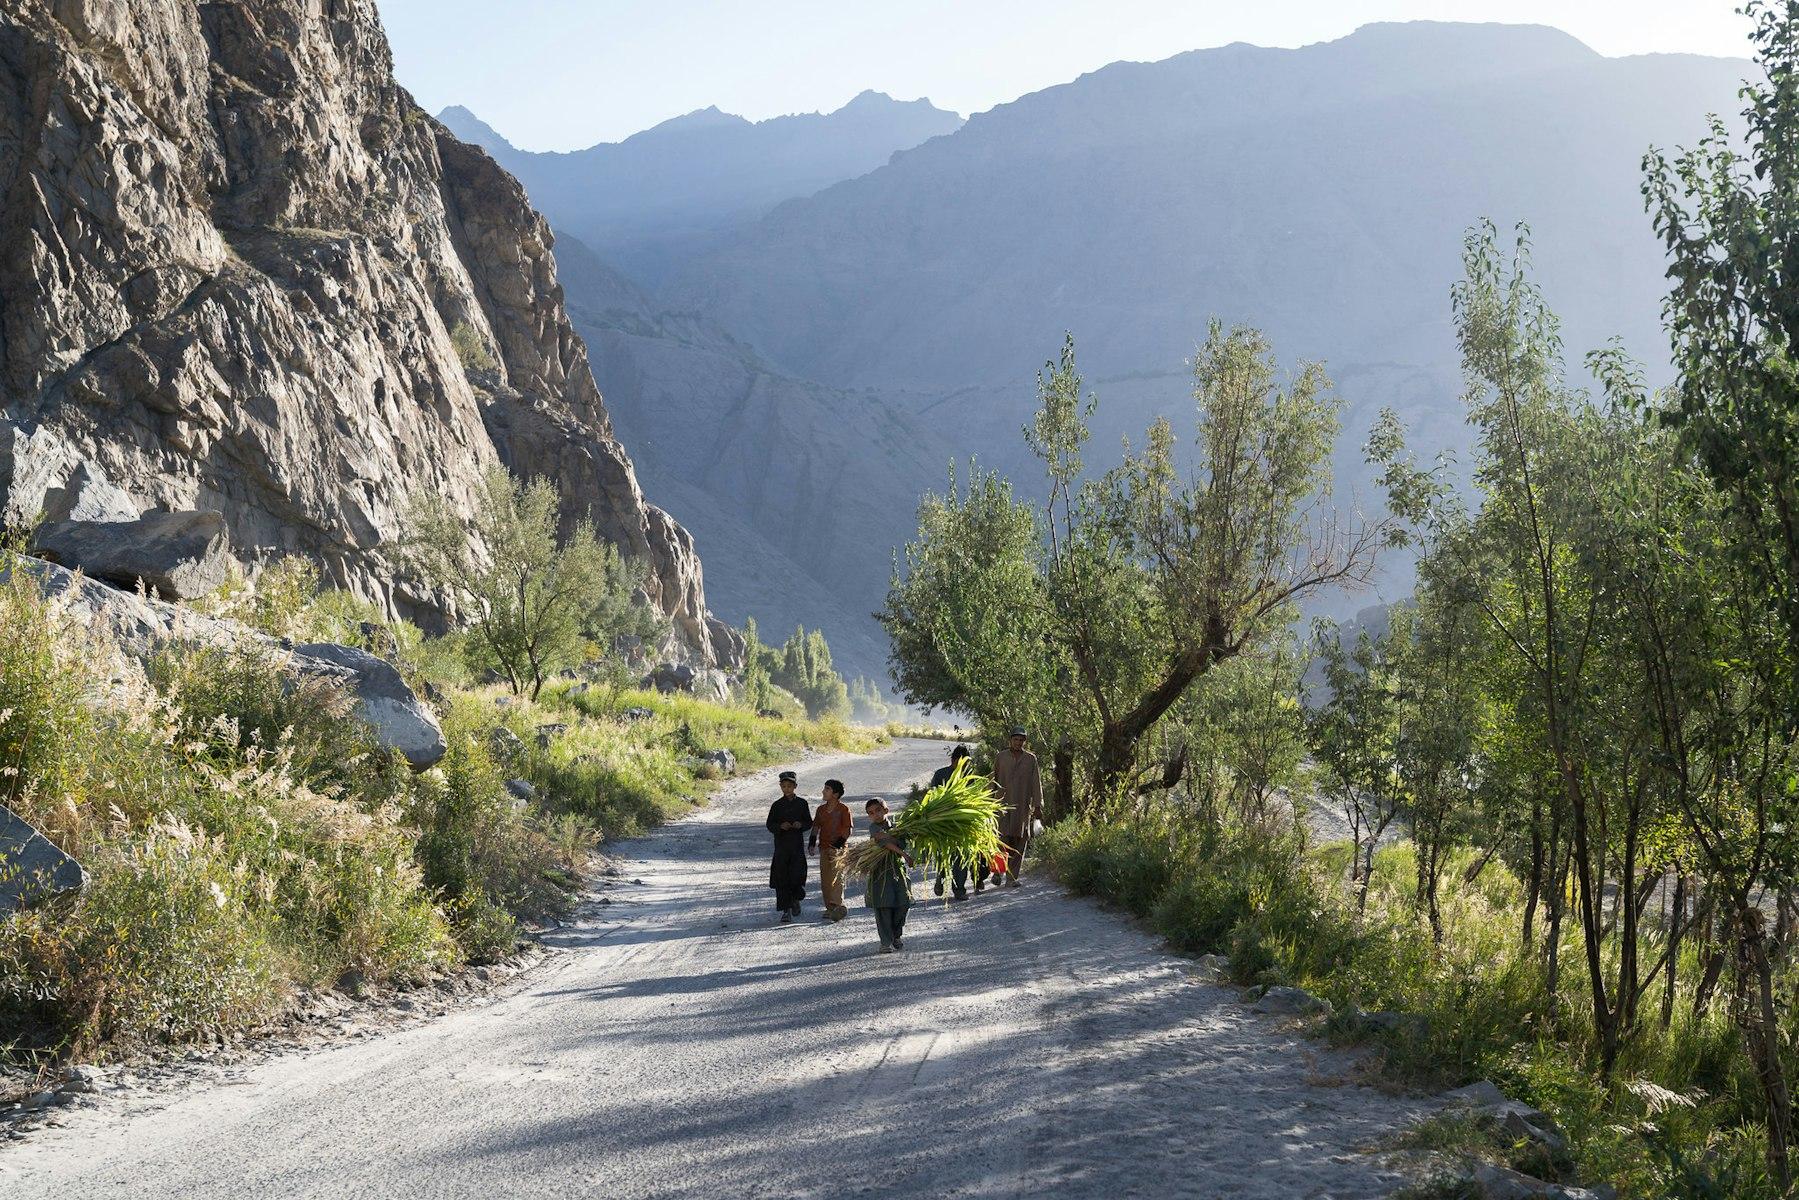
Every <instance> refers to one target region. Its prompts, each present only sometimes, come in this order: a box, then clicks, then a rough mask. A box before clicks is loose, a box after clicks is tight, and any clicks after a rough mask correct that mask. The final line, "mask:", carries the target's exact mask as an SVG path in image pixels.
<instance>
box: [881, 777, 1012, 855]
mask: <svg viewBox="0 0 1799 1200" xmlns="http://www.w3.org/2000/svg"><path fill="white" fill-rule="evenodd" d="M999 814H1000V803H999V801H998V800H997V799H995V798H994V795H993V781H992V780H990V779H988V778H987V777H986V776H985V775H976V774H975V773H974V772H973V771H971V770H969V769H968V760H967V759H963V760H962V761H961V762H959V763H957V764H956V769H955V771H953V772H952V773H951V774H950V777H949V778H948V779H947V780H945V781H944V782H942V783H940V784H938V785H937V786H936V787H934V788H932V789H931V790H930V791H928V792H926V793H925V794H924V796H923V797H922V798H920V799H919V800H916V801H914V802H913V803H911V804H908V805H907V806H906V807H905V808H903V809H901V810H900V812H899V814H898V815H897V816H895V817H894V818H893V832H895V833H897V834H902V835H904V837H905V839H906V849H907V850H908V851H910V852H911V854H912V857H913V858H916V859H917V860H918V861H919V862H921V863H923V864H924V865H925V866H927V867H932V868H935V869H937V870H940V871H947V870H948V869H949V868H950V867H951V866H953V865H954V864H955V863H957V862H966V863H978V862H985V861H987V860H988V859H990V858H992V857H993V856H994V855H995V854H998V853H999V852H1000V850H1001V849H1002V847H1001V844H1000V840H999ZM890 853H891V851H888V850H885V849H883V848H882V847H881V846H880V845H878V844H877V843H876V842H875V841H874V839H872V838H870V839H869V840H867V841H863V842H858V843H857V844H856V846H855V847H854V848H852V849H851V850H850V852H849V858H848V866H849V869H850V871H851V872H852V873H853V874H856V875H863V876H866V875H868V874H870V873H871V872H872V871H873V870H874V869H875V867H876V866H877V865H878V864H879V863H880V862H881V860H882V859H884V858H886V857H887V856H888V855H889V854H890Z"/></svg>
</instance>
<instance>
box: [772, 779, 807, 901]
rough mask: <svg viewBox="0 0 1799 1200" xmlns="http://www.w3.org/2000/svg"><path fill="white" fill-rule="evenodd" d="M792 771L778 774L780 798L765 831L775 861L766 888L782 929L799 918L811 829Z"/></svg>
mask: <svg viewBox="0 0 1799 1200" xmlns="http://www.w3.org/2000/svg"><path fill="white" fill-rule="evenodd" d="M798 784H799V780H798V779H797V777H796V776H795V775H794V773H793V772H792V771H782V772H781V798H780V799H779V800H776V801H775V802H774V803H773V804H771V805H770V806H769V809H768V831H769V832H770V833H772V834H774V835H775V857H774V861H773V862H771V863H769V865H768V886H769V887H771V888H773V889H774V890H775V908H776V909H777V910H779V912H780V914H781V924H783V925H786V924H788V923H789V922H790V921H792V920H793V919H794V918H795V917H797V916H799V915H800V901H801V900H802V899H804V898H805V895H806V831H807V830H808V829H811V828H812V806H811V805H810V804H807V803H806V799H805V797H803V796H801V795H800V794H799V787H798Z"/></svg>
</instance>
